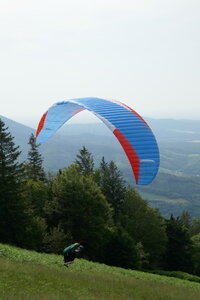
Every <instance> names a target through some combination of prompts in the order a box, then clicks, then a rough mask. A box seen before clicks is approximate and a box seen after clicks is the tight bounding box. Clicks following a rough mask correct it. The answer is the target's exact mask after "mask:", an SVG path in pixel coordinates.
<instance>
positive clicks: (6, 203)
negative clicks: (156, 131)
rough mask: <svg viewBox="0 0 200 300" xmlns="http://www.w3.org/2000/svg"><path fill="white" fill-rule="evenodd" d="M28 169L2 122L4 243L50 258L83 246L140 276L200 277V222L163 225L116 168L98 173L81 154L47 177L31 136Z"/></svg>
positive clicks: (0, 224)
mask: <svg viewBox="0 0 200 300" xmlns="http://www.w3.org/2000/svg"><path fill="white" fill-rule="evenodd" d="M28 144H29V147H30V150H29V152H28V157H27V161H26V162H24V163H19V159H18V158H19V156H20V153H21V152H20V149H19V146H16V145H15V143H14V138H13V137H12V135H11V133H10V132H9V130H8V128H6V126H5V124H4V123H3V122H2V121H1V120H0V242H1V243H8V244H12V245H16V246H19V247H23V248H27V249H33V250H36V251H41V252H47V253H59V254H60V253H62V250H63V248H64V247H66V246H67V245H69V244H70V243H73V242H80V243H82V244H83V245H84V246H85V248H84V251H83V253H82V255H83V257H84V258H86V259H89V260H92V261H98V262H102V263H106V264H108V265H112V266H120V267H123V268H131V269H138V270H155V269H161V270H179V271H185V272H190V273H194V274H196V275H200V259H199V253H200V251H199V250H200V218H196V219H191V218H190V216H189V214H188V212H183V213H182V215H181V216H180V217H176V218H175V217H173V215H171V217H170V218H169V219H166V218H163V217H162V215H161V214H160V212H159V210H158V209H155V208H152V207H151V206H150V205H149V204H148V203H147V201H145V200H143V199H142V198H141V196H140V195H139V194H138V193H137V192H136V191H135V190H134V189H133V188H132V187H130V186H127V185H126V183H125V181H124V178H123V176H122V174H121V172H120V170H119V169H118V168H117V166H116V164H115V163H114V162H113V161H110V162H106V160H105V158H104V157H102V159H101V162H100V164H99V166H98V167H97V168H95V166H94V160H93V156H92V154H91V153H90V152H89V151H88V150H87V149H86V148H85V146H83V148H82V149H81V150H80V151H79V153H78V154H77V155H76V157H75V160H74V163H73V164H71V165H70V166H68V167H66V168H64V169H61V170H59V171H58V172H57V173H52V172H49V173H47V174H46V173H45V171H44V168H43V158H42V156H41V154H40V153H39V145H36V143H35V138H34V135H33V134H32V135H31V136H30V138H29V141H28Z"/></svg>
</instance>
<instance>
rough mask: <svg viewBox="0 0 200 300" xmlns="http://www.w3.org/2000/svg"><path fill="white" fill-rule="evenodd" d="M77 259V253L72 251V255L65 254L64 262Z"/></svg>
mask: <svg viewBox="0 0 200 300" xmlns="http://www.w3.org/2000/svg"><path fill="white" fill-rule="evenodd" d="M75 258H76V252H75V251H72V252H70V253H66V254H64V262H65V263H66V262H69V261H73V260H74V259H75Z"/></svg>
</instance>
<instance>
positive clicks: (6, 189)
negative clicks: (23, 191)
mask: <svg viewBox="0 0 200 300" xmlns="http://www.w3.org/2000/svg"><path fill="white" fill-rule="evenodd" d="M7 130H8V128H6V127H5V124H4V123H3V121H1V120H0V242H5V243H12V244H16V245H22V244H23V239H24V234H25V231H26V225H27V224H28V220H27V215H26V213H25V210H26V207H25V204H24V202H23V201H22V200H21V199H20V186H21V180H22V173H23V168H22V164H20V163H19V162H18V161H17V159H18V157H19V155H20V151H19V146H15V143H14V142H13V137H12V136H11V134H10V133H9V132H8V131H7Z"/></svg>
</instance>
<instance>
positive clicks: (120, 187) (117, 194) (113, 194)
mask: <svg viewBox="0 0 200 300" xmlns="http://www.w3.org/2000/svg"><path fill="white" fill-rule="evenodd" d="M100 186H101V189H102V192H103V194H104V195H105V197H106V199H107V201H108V202H109V203H110V204H111V206H112V208H113V213H114V218H115V219H116V218H117V216H118V215H119V212H120V209H121V205H122V203H123V201H124V197H125V191H126V187H125V181H124V179H123V176H122V174H121V172H120V170H119V169H118V168H117V166H116V164H115V163H114V162H113V161H111V162H110V163H106V162H105V159H104V157H103V158H102V160H101V163H100Z"/></svg>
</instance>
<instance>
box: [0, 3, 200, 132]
mask: <svg viewBox="0 0 200 300" xmlns="http://www.w3.org/2000/svg"><path fill="white" fill-rule="evenodd" d="M199 16H200V1H199V0H167V1H166V0H165V1H163V0H140V1H138V0H72V1H70V0H17V1H16V0H0V53H1V55H0V82H1V84H0V103H1V110H0V115H3V116H5V117H7V118H11V119H13V120H15V121H18V122H21V123H23V124H25V125H29V126H32V127H36V126H37V124H38V122H39V120H40V117H41V116H42V114H43V113H44V112H45V111H46V110H47V109H48V108H49V107H50V106H51V105H52V104H54V103H55V102H58V101H63V100H67V99H70V98H77V97H89V96H91V97H102V98H110V99H116V100H119V101H122V102H124V103H125V104H127V105H129V106H131V107H132V108H133V109H134V110H136V111H137V112H138V113H139V114H140V115H141V116H142V117H151V118H175V119H196V120H199V119H200V18H199ZM82 121H83V122H88V121H96V117H93V116H92V115H91V113H86V112H82V113H80V115H79V114H78V115H77V116H76V117H75V118H74V122H82Z"/></svg>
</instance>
